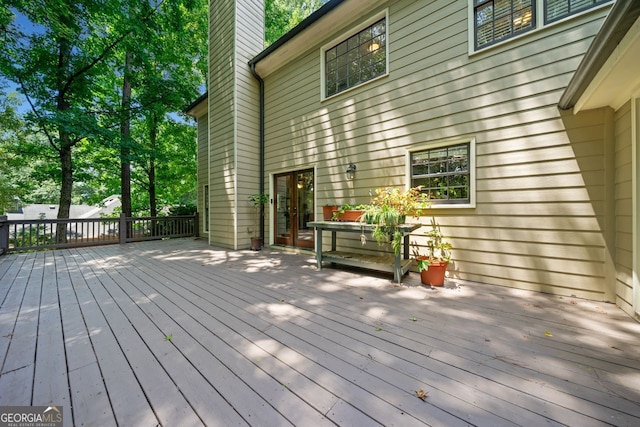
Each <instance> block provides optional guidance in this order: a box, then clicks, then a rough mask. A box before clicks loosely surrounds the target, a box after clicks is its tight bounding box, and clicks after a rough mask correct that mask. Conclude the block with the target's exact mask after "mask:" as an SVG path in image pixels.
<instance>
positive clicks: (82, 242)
mask: <svg viewBox="0 0 640 427" xmlns="http://www.w3.org/2000/svg"><path fill="white" fill-rule="evenodd" d="M121 230H126V232H121ZM197 235H198V215H197V214H195V215H180V216H167V217H132V218H131V217H125V216H124V215H121V216H120V218H82V219H78V218H75V219H74V218H69V219H34V220H8V219H7V217H6V216H0V255H2V254H4V253H6V252H17V251H29V250H41V249H56V248H71V247H80V246H97V245H110V244H115V243H120V244H124V243H129V242H139V241H143V240H160V239H166V238H176V237H191V236H197Z"/></svg>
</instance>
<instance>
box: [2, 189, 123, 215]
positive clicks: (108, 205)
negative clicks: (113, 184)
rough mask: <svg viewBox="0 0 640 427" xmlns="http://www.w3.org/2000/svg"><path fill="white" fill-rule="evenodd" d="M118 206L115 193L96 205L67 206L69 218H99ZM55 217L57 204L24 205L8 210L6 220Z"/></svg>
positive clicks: (118, 198)
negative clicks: (16, 210) (13, 210)
mask: <svg viewBox="0 0 640 427" xmlns="http://www.w3.org/2000/svg"><path fill="white" fill-rule="evenodd" d="M120 206H121V203H120V196H119V195H117V194H116V195H113V196H110V197H107V198H106V199H104V200H103V201H102V202H100V204H98V205H96V206H89V205H71V207H70V208H69V218H101V217H103V216H105V215H111V214H112V213H113V211H114V210H115V209H116V208H119V207H120ZM56 218H58V205H43V204H31V205H25V206H23V207H22V208H21V209H20V212H10V213H8V214H7V219H8V220H32V219H56Z"/></svg>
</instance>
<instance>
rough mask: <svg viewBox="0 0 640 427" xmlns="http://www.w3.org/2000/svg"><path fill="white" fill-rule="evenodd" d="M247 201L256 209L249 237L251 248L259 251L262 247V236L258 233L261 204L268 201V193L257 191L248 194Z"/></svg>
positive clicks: (261, 212)
mask: <svg viewBox="0 0 640 427" xmlns="http://www.w3.org/2000/svg"><path fill="white" fill-rule="evenodd" d="M249 201H250V202H251V204H253V208H254V209H255V211H256V214H255V227H254V229H253V233H254V236H252V237H251V250H252V251H259V250H260V249H261V248H262V243H263V242H262V236H260V235H259V230H260V220H261V219H262V215H263V211H262V206H264V205H266V204H267V203H269V195H268V194H267V193H257V194H252V195H251V196H249Z"/></svg>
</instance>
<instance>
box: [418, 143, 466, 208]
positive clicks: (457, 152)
mask: <svg viewBox="0 0 640 427" xmlns="http://www.w3.org/2000/svg"><path fill="white" fill-rule="evenodd" d="M474 151H475V150H474V141H473V140H472V141H466V142H460V141H458V142H455V143H451V144H447V145H434V146H432V147H429V148H426V149H421V150H419V151H414V152H412V153H410V175H411V178H410V179H411V187H415V186H418V185H419V186H422V191H423V192H424V193H426V194H428V195H429V199H430V200H431V202H432V203H433V204H434V206H437V205H466V206H472V205H473V204H474V201H475V197H474V195H473V191H474V188H475V185H474V182H473V181H474V176H475V173H474V170H473V168H474V164H475V159H474V157H473V156H474Z"/></svg>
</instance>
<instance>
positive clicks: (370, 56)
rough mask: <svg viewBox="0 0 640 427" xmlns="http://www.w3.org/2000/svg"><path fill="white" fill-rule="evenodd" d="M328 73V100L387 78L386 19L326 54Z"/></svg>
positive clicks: (326, 92)
mask: <svg viewBox="0 0 640 427" xmlns="http://www.w3.org/2000/svg"><path fill="white" fill-rule="evenodd" d="M324 73H325V93H324V97H329V96H331V95H335V94H336V93H340V92H342V91H344V90H347V89H349V88H352V87H354V86H357V85H359V84H361V83H364V82H366V81H369V80H371V79H374V78H376V77H378V76H381V75H384V74H386V73H387V20H386V17H385V18H382V19H380V20H378V21H376V22H375V23H373V24H372V25H369V26H367V27H366V28H364V29H363V30H361V31H359V32H358V33H356V34H354V35H352V36H351V37H349V38H348V39H346V40H344V41H342V42H340V43H338V44H337V45H335V46H333V47H331V48H329V49H327V50H325V52H324Z"/></svg>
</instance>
